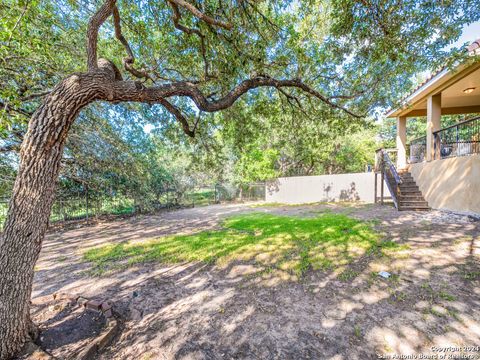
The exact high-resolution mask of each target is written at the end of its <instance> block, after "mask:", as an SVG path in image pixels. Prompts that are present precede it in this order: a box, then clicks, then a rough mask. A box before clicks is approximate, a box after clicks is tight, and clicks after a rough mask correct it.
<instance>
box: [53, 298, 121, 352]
mask: <svg viewBox="0 0 480 360" xmlns="http://www.w3.org/2000/svg"><path fill="white" fill-rule="evenodd" d="M53 299H54V300H70V301H72V302H76V303H77V304H78V305H80V306H83V307H85V309H86V310H92V311H97V312H99V313H101V314H102V315H103V316H104V317H105V319H106V320H107V325H106V327H105V329H103V331H102V332H101V333H100V335H98V336H97V337H96V338H95V339H93V341H92V342H91V343H90V344H88V345H87V346H86V347H85V348H84V349H83V350H82V351H80V353H79V354H78V356H76V357H75V358H76V359H78V360H90V359H92V358H93V356H94V355H95V354H96V353H97V352H98V351H101V350H103V349H104V348H105V347H107V346H108V345H109V344H110V342H111V341H112V339H113V337H114V336H115V335H116V334H117V331H118V330H119V328H120V323H119V321H118V320H117V318H116V317H115V315H114V312H113V302H112V301H110V300H103V301H102V300H96V299H88V298H86V297H83V296H77V295H73V294H68V293H63V292H59V293H55V294H53Z"/></svg>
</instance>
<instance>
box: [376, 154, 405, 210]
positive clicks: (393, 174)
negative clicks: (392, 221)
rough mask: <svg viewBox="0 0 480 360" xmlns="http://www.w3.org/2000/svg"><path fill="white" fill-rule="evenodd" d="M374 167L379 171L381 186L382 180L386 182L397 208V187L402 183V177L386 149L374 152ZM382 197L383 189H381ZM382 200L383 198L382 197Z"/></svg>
mask: <svg viewBox="0 0 480 360" xmlns="http://www.w3.org/2000/svg"><path fill="white" fill-rule="evenodd" d="M376 156H377V158H376V162H375V163H376V168H375V171H376V172H379V173H381V175H382V178H381V184H382V186H383V181H384V180H385V183H386V184H387V187H388V190H389V191H390V194H391V196H392V200H393V204H394V205H395V207H396V208H397V209H398V197H399V190H398V187H399V185H400V184H401V183H402V179H401V177H400V175H399V174H398V172H397V169H396V168H395V165H394V164H393V162H392V160H391V159H390V156H389V155H388V150H386V149H379V150H377V152H376ZM382 197H383V191H382ZM382 202H383V199H382Z"/></svg>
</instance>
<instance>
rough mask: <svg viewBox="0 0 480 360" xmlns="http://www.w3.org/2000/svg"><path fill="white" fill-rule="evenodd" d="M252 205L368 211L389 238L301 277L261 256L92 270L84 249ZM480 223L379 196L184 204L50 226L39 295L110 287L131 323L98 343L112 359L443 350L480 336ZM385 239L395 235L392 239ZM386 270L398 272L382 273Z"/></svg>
mask: <svg viewBox="0 0 480 360" xmlns="http://www.w3.org/2000/svg"><path fill="white" fill-rule="evenodd" d="M253 211H254V212H259V211H260V212H267V213H273V214H285V215H292V216H316V215H318V214H321V213H324V212H339V213H343V214H347V215H348V216H351V217H354V218H358V219H362V220H369V221H371V222H372V223H373V224H374V227H375V229H376V230H377V231H378V232H379V233H381V234H382V237H383V239H384V241H385V242H387V243H386V246H385V247H383V248H382V251H378V252H376V251H371V252H369V253H368V254H365V255H364V256H362V257H360V258H358V259H356V260H355V261H353V262H351V263H350V264H349V265H348V268H347V269H346V270H345V269H343V270H342V271H341V272H340V271H337V270H338V269H336V268H335V267H333V268H332V269H329V270H328V271H327V270H324V271H320V270H318V271H313V270H310V271H308V272H307V273H306V275H305V276H303V277H302V278H301V279H297V280H296V281H293V280H292V279H288V278H284V277H282V276H280V274H278V273H276V272H275V271H259V268H258V264H257V263H256V262H255V261H233V262H231V263H229V264H227V265H226V266H215V265H207V264H203V263H184V264H176V265H168V266H167V265H163V264H161V263H147V264H138V265H135V266H133V267H129V268H125V269H121V270H119V271H118V272H115V273H112V274H109V275H108V276H102V277H91V276H90V275H88V270H89V268H90V265H89V264H88V263H85V262H84V261H83V259H82V252H83V251H84V250H85V249H87V248H90V247H92V246H96V245H100V244H104V243H106V242H108V243H122V242H126V241H130V242H142V241H144V240H148V239H152V238H155V237H158V236H162V235H168V234H176V233H184V234H188V233H194V232H197V231H202V230H215V229H219V228H220V220H221V219H222V218H223V217H225V216H229V215H232V214H238V213H244V212H253ZM479 234H480V229H479V223H478V222H471V221H469V219H468V218H467V217H455V218H453V217H451V216H447V215H446V214H445V213H442V212H430V213H416V212H396V211H395V210H394V209H393V208H390V207H380V206H374V205H348V204H344V205H331V204H318V205H309V206H298V207H293V206H267V207H255V208H251V207H249V206H248V205H230V206H210V207H205V208H197V209H185V210H180V211H177V212H172V213H166V214H162V215H161V216H148V217H138V218H131V219H125V220H120V221H115V222H112V223H105V224H99V225H97V226H93V227H88V228H83V229H75V230H68V231H63V232H59V233H51V234H49V236H48V237H47V239H46V242H45V246H44V250H43V251H42V255H41V259H40V261H39V262H38V264H37V272H36V277H35V288H34V294H33V296H34V298H35V297H39V296H43V295H47V294H51V293H52V292H55V291H59V290H61V291H67V292H70V293H72V292H73V293H77V294H84V295H85V296H89V297H96V298H109V299H112V300H113V301H114V302H115V303H116V304H117V310H118V311H119V312H120V314H121V315H122V316H123V317H124V318H125V319H126V323H125V329H124V331H123V332H122V333H121V335H120V336H119V337H118V339H117V341H116V342H114V343H113V344H112V345H111V346H110V347H109V348H108V349H107V351H106V352H104V353H103V354H102V355H100V357H99V358H100V359H105V360H106V359H145V360H146V359H225V358H238V359H258V358H260V359H275V358H282V359H308V358H317V359H376V358H378V355H377V354H389V355H393V354H402V355H405V354H417V355H419V354H428V353H430V354H435V351H436V350H432V349H435V347H437V348H445V347H447V346H455V347H462V346H468V345H471V346H476V345H478V344H480V330H479V329H480V307H479V300H478V299H479V294H480V287H479V285H480V282H479V280H480V267H479V266H478V260H479V259H478V256H479V253H478V251H479V249H478V240H479ZM388 242H391V243H392V244H396V246H395V247H394V248H393V247H392V249H391V250H389V248H388ZM398 245H401V246H398ZM380 270H385V271H388V272H390V273H391V274H392V277H390V278H389V279H383V278H381V277H379V276H378V275H377V273H378V271H380ZM432 347H433V348H432ZM437 354H438V352H437ZM469 354H472V352H470V353H469ZM473 354H474V355H479V354H480V353H478V352H477V353H475V352H473ZM454 355H458V356H460V355H462V354H461V352H455V353H454Z"/></svg>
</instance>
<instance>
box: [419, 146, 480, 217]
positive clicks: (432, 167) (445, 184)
mask: <svg viewBox="0 0 480 360" xmlns="http://www.w3.org/2000/svg"><path fill="white" fill-rule="evenodd" d="M410 172H411V174H412V176H413V178H414V179H415V181H416V183H417V185H418V187H419V188H420V191H421V192H422V194H423V196H424V198H425V200H427V202H428V205H429V206H430V207H431V208H433V209H446V210H452V211H461V212H473V213H477V214H480V155H471V156H461V157H454V158H449V159H443V160H435V161H432V162H423V163H418V164H411V165H410Z"/></svg>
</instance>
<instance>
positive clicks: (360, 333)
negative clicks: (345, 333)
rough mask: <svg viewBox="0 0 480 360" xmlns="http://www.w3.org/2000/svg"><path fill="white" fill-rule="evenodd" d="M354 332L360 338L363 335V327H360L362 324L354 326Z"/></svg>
mask: <svg viewBox="0 0 480 360" xmlns="http://www.w3.org/2000/svg"><path fill="white" fill-rule="evenodd" d="M353 334H354V335H355V337H356V338H357V339H360V338H361V337H362V329H361V328H360V326H358V325H355V326H354V327H353Z"/></svg>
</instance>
